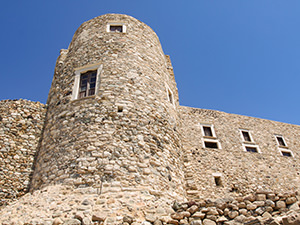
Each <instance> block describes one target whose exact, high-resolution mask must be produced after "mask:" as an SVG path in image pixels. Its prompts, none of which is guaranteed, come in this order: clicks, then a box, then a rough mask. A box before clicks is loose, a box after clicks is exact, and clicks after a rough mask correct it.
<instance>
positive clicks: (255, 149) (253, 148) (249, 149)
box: [246, 146, 257, 152]
mask: <svg viewBox="0 0 300 225" xmlns="http://www.w3.org/2000/svg"><path fill="white" fill-rule="evenodd" d="M246 151H247V152H257V148H256V147H249V146H246Z"/></svg>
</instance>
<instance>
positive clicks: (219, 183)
mask: <svg viewBox="0 0 300 225" xmlns="http://www.w3.org/2000/svg"><path fill="white" fill-rule="evenodd" d="M215 184H216V186H221V185H222V181H221V177H215Z"/></svg>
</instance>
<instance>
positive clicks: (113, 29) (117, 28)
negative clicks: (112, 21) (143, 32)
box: [109, 25, 123, 33]
mask: <svg viewBox="0 0 300 225" xmlns="http://www.w3.org/2000/svg"><path fill="white" fill-rule="evenodd" d="M109 31H110V32H118V33H123V26H122V25H110V26H109Z"/></svg>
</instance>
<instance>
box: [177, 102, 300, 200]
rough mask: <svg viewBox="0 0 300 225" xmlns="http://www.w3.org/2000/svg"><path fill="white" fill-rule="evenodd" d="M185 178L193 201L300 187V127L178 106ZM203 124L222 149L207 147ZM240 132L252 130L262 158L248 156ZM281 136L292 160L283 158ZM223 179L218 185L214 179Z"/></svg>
mask: <svg viewBox="0 0 300 225" xmlns="http://www.w3.org/2000/svg"><path fill="white" fill-rule="evenodd" d="M180 117H181V123H182V126H181V129H180V133H181V134H182V139H181V140H182V143H183V149H184V152H185V162H184V163H185V176H186V180H187V192H188V193H189V195H190V197H191V198H201V197H204V196H205V197H212V198H216V197H221V196H223V195H224V194H226V195H237V194H239V193H242V194H248V193H251V192H253V191H255V190H261V189H263V190H273V191H277V192H285V191H295V190H298V191H299V188H300V166H299V161H300V158H299V157H300V156H299V149H300V139H299V135H300V127H299V126H297V125H291V124H285V123H280V122H275V121H269V120H264V119H258V118H253V117H248V116H241V115H235V114H229V113H224V112H219V111H215V110H205V109H195V108H189V107H183V106H181V107H180ZM201 124H212V125H214V130H215V133H216V138H217V139H218V141H219V143H220V145H221V147H222V148H221V149H210V148H204V146H203V143H202V140H203V133H202V130H201ZM240 129H246V130H248V131H250V133H251V136H252V139H253V145H256V146H258V147H259V149H260V151H261V153H253V152H246V151H245V150H244V148H243V144H245V143H246V142H245V141H243V140H242V136H241V134H240ZM276 134H277V135H278V134H279V135H282V136H283V137H284V138H285V141H286V143H287V146H288V148H287V150H290V151H292V152H293V156H294V157H287V156H282V155H281V153H280V151H279V147H278V144H277V142H276V139H275V135H276ZM216 173H219V174H220V175H221V180H222V185H220V186H217V185H216V184H215V181H214V176H213V175H214V174H216Z"/></svg>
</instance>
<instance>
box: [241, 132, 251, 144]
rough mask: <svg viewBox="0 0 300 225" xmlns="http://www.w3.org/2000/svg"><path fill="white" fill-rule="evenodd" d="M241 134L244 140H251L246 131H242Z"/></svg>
mask: <svg viewBox="0 0 300 225" xmlns="http://www.w3.org/2000/svg"><path fill="white" fill-rule="evenodd" d="M242 134H243V138H244V140H245V141H249V142H251V138H250V134H249V132H248V131H242Z"/></svg>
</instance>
